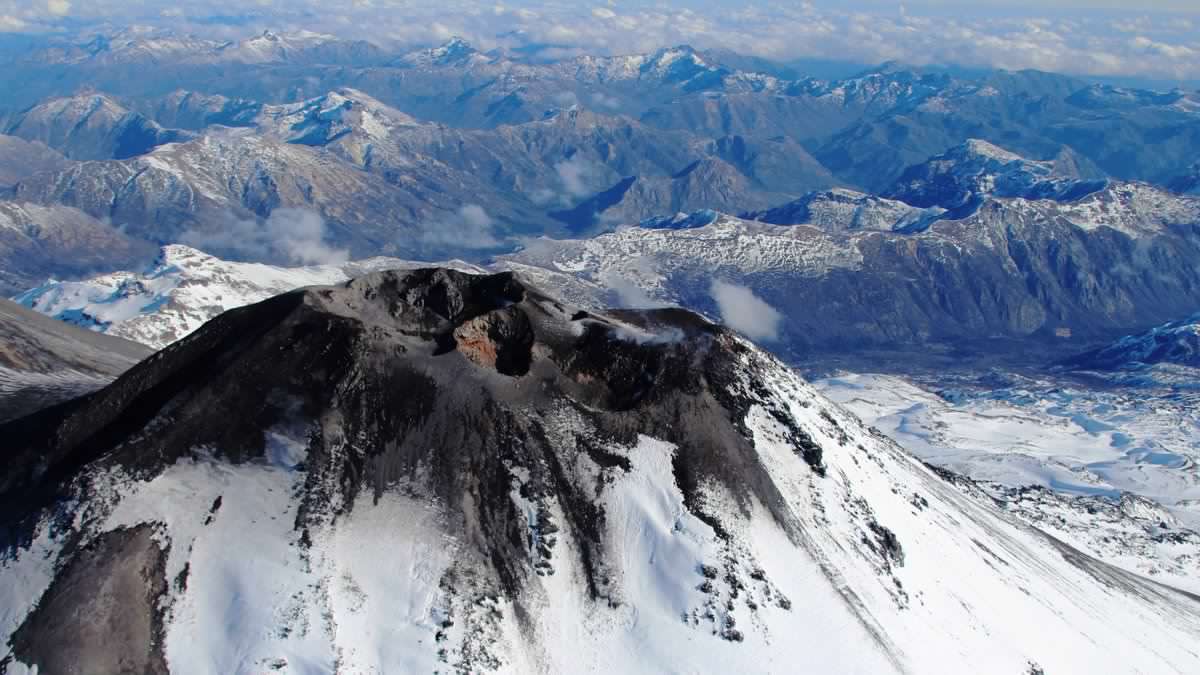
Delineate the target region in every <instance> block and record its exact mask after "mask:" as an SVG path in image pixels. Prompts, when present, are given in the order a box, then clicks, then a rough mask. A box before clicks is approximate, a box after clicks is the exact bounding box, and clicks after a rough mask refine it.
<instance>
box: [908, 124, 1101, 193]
mask: <svg viewBox="0 0 1200 675" xmlns="http://www.w3.org/2000/svg"><path fill="white" fill-rule="evenodd" d="M1105 185H1106V182H1105V181H1104V180H1081V179H1080V178H1079V176H1078V175H1077V174H1075V173H1073V172H1067V171H1064V170H1063V167H1062V165H1061V164H1060V163H1055V162H1052V161H1032V160H1028V159H1025V158H1023V157H1020V156H1018V155H1016V154H1014V153H1011V152H1009V151H1007V150H1005V149H1003V148H1000V147H998V146H996V145H993V144H991V143H988V142H987V141H981V140H977V139H971V140H968V141H967V142H966V143H964V144H962V145H959V146H955V147H953V148H951V149H950V150H948V151H947V152H945V153H943V154H941V155H938V156H937V157H933V158H931V159H930V160H928V161H926V162H923V163H921V164H917V165H914V166H911V167H909V168H908V169H906V170H905V171H904V173H903V174H902V175H901V176H900V178H898V179H897V180H896V184H895V185H894V186H892V188H891V189H890V190H889V191H888V192H887V193H886V195H885V196H887V197H891V198H892V199H898V200H900V201H902V202H905V203H908V204H911V205H913V206H917V207H922V208H926V207H931V206H940V207H942V208H945V209H960V208H963V207H969V206H972V204H971V202H972V201H973V200H979V199H982V198H983V197H1020V198H1023V199H1052V200H1055V201H1063V202H1068V201H1075V200H1078V199H1081V198H1083V197H1086V196H1087V195H1089V194H1091V193H1093V192H1097V191H1099V190H1102V189H1104V187H1105Z"/></svg>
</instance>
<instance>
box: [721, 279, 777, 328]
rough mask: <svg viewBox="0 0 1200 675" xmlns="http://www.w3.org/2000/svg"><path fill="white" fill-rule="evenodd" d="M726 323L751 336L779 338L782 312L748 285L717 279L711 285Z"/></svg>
mask: <svg viewBox="0 0 1200 675" xmlns="http://www.w3.org/2000/svg"><path fill="white" fill-rule="evenodd" d="M709 292H710V293H711V294H712V297H713V300H715V301H716V302H717V310H718V311H719V312H720V313H721V320H722V321H724V322H725V325H727V326H729V327H730V328H732V329H734V330H736V331H737V332H739V333H741V334H742V335H745V336H746V337H748V338H750V339H751V340H765V341H774V340H778V339H779V324H780V322H781V321H783V315H782V314H780V313H779V311H778V310H776V309H775V308H774V307H772V306H771V305H769V304H767V302H766V301H765V300H763V299H762V298H760V297H758V296H757V295H755V294H754V292H753V291H751V290H750V289H749V288H746V287H745V286H738V285H737V284H731V283H729V282H727V281H721V280H719V279H718V280H715V281H713V282H712V286H711V287H710V288H709Z"/></svg>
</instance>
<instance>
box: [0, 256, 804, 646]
mask: <svg viewBox="0 0 1200 675" xmlns="http://www.w3.org/2000/svg"><path fill="white" fill-rule="evenodd" d="M746 349H748V347H746V346H745V345H744V343H743V342H741V341H740V340H739V339H738V338H736V337H734V336H733V334H731V333H729V332H727V331H725V330H724V329H721V328H719V327H718V326H715V325H713V324H711V323H709V322H707V321H705V320H703V319H701V318H699V317H698V316H696V315H694V314H691V313H689V312H685V311H683V310H655V311H646V312H633V311H624V312H617V313H614V314H611V315H609V316H602V315H596V314H589V313H584V312H577V311H576V310H575V309H573V308H568V307H565V306H563V305H561V304H560V303H558V302H557V301H555V300H553V299H550V298H548V297H546V296H544V295H542V294H541V293H539V292H538V291H536V290H534V289H532V288H529V287H528V286H526V285H525V284H524V283H523V282H521V281H520V280H519V279H518V278H517V277H515V276H513V275H512V274H497V275H492V276H473V275H466V274H462V273H458V272H453V271H447V270H442V269H426V270H417V271H413V272H406V273H401V272H384V273H378V274H373V275H369V276H366V277H362V278H359V279H356V280H354V281H351V282H349V283H348V284H346V285H345V286H342V287H317V288H311V289H304V290H300V291H296V292H292V293H288V294H285V295H282V296H278V297H275V298H273V299H270V300H267V301H265V302H262V303H259V304H257V305H252V306H249V307H245V308H241V309H237V310H233V311H230V312H227V313H225V314H223V315H221V316H220V317H218V318H217V319H215V320H213V321H211V322H210V323H208V324H207V325H206V326H205V327H204V328H202V329H201V330H199V331H198V332H196V333H194V334H193V335H191V336H189V337H188V338H185V339H184V340H182V341H180V342H178V343H176V344H174V345H172V346H170V347H168V348H167V349H165V350H163V351H162V352H160V353H159V354H157V355H155V356H154V357H153V358H151V359H148V360H147V361H145V362H144V363H142V364H140V365H139V366H137V367H136V368H134V369H133V370H131V371H130V372H129V373H127V374H126V375H125V376H123V377H122V378H120V379H119V380H118V381H117V382H116V383H114V384H113V385H111V386H110V387H108V388H107V389H104V390H102V391H100V392H98V393H96V394H94V395H91V396H88V397H86V398H83V399H79V400H76V401H73V402H71V403H68V404H65V405H63V406H59V407H57V408H54V409H51V410H47V411H44V412H42V413H39V414H37V415H33V416H31V417H28V418H25V419H22V420H19V421H17V422H14V423H11V424H9V425H7V426H4V427H0V434H3V435H4V436H5V437H6V438H7V439H9V441H10V442H11V445H10V447H12V448H14V452H11V453H9V454H8V455H7V456H6V457H5V458H4V463H5V466H4V471H3V475H2V476H0V514H3V518H4V525H5V532H6V535H5V544H6V545H7V546H11V545H13V544H14V543H17V542H19V541H23V540H24V539H25V538H26V537H28V535H29V531H30V530H29V527H30V526H31V523H32V522H33V521H32V518H33V517H34V516H35V515H36V514H37V513H39V512H40V510H41V509H42V508H46V507H50V506H52V505H54V504H56V503H61V502H62V501H63V500H69V499H70V495H71V494H72V492H73V491H74V490H79V489H84V490H86V489H87V488H86V485H87V480H88V475H90V473H91V471H93V470H94V469H96V468H97V467H104V466H107V467H121V469H122V470H124V471H128V472H132V473H133V474H135V475H139V476H142V477H144V478H148V477H151V476H153V475H155V474H156V473H157V472H160V471H162V470H163V469H164V468H165V467H167V466H169V465H171V464H173V463H174V462H175V461H177V460H178V459H180V458H184V457H188V456H190V454H191V453H193V452H194V451H195V449H196V448H202V447H203V448H211V449H212V450H213V451H214V452H217V453H219V455H220V456H222V457H225V458H226V459H228V460H229V461H233V462H243V461H251V460H255V459H260V458H263V457H264V453H265V447H266V443H265V438H264V432H263V430H264V429H268V428H271V427H272V426H273V425H275V424H277V423H280V422H281V421H284V420H286V419H288V418H290V417H291V416H294V415H297V414H298V415H300V416H302V417H303V418H305V419H310V420H316V423H315V427H314V428H312V429H311V430H310V431H309V434H308V436H309V447H308V456H307V460H306V470H307V482H306V485H305V487H304V495H303V498H302V500H301V506H300V512H299V516H298V518H297V527H298V528H299V529H300V530H301V531H304V530H305V529H306V528H308V527H310V526H311V525H314V524H318V523H322V522H328V520H329V519H331V518H336V517H337V516H338V515H339V513H340V512H341V511H343V510H348V509H350V508H352V506H353V504H354V503H355V500H356V498H358V497H359V496H360V495H368V496H370V495H373V496H374V498H376V499H378V498H379V495H380V494H381V493H382V491H383V490H384V489H385V488H387V487H389V486H393V485H395V484H397V483H404V482H409V483H413V484H417V483H419V484H420V485H422V486H423V488H422V489H427V490H428V491H429V493H430V494H431V496H433V497H434V498H436V500H437V503H439V504H444V505H446V506H445V508H446V509H448V513H449V517H450V518H451V521H452V522H462V523H467V524H468V527H471V525H469V524H472V523H475V524H477V526H478V528H479V530H478V533H477V534H476V535H475V536H478V537H479V538H480V546H482V547H483V549H484V550H485V552H486V555H487V556H488V558H489V559H490V560H492V561H493V566H494V571H495V573H496V575H497V578H498V579H499V581H500V583H501V584H502V586H503V587H504V588H507V589H509V590H515V589H516V588H517V587H519V586H520V585H521V584H522V583H523V581H522V580H523V579H524V578H525V575H527V574H528V573H529V569H528V567H527V565H526V563H525V556H526V554H525V546H526V544H525V541H526V539H525V537H524V536H523V535H522V533H523V532H524V531H525V528H526V524H525V521H524V517H523V516H521V515H520V514H518V513H517V512H516V511H515V510H514V508H513V506H512V503H511V500H510V498H509V493H510V490H511V484H512V480H513V478H512V475H513V474H512V473H511V471H510V467H513V466H518V467H524V468H525V469H526V470H528V471H529V478H528V480H526V481H525V485H526V486H527V488H528V490H529V492H530V494H542V495H551V496H553V498H555V499H556V500H557V501H558V503H559V504H560V505H562V508H563V510H564V512H565V517H566V522H565V523H559V524H558V527H563V528H568V529H569V531H570V532H572V535H573V536H574V537H575V538H576V539H577V541H579V542H581V546H582V551H581V555H582V557H583V563H584V565H585V567H586V572H587V583H588V588H589V590H590V592H591V593H592V594H593V596H595V597H602V596H603V595H604V593H605V585H606V584H607V583H608V581H607V579H606V577H605V575H604V574H603V573H602V571H601V570H602V567H603V561H602V560H601V551H600V547H599V544H600V541H601V537H602V534H601V533H602V532H603V531H604V527H605V520H604V512H603V510H602V508H600V507H598V506H597V505H596V503H595V501H594V499H593V498H592V495H591V490H592V489H593V486H592V485H591V484H590V483H589V482H588V481H587V480H586V479H584V478H583V476H582V475H581V474H580V473H579V468H578V460H579V457H580V456H588V457H597V456H599V457H600V458H601V459H600V460H596V463H597V464H598V465H600V466H602V467H605V468H604V469H603V470H605V471H621V470H625V469H622V467H627V466H628V460H626V459H624V458H623V457H621V456H620V455H619V454H614V451H613V450H611V449H610V448H615V447H620V446H628V445H631V444H634V443H636V441H637V437H638V434H647V435H653V436H654V437H656V438H660V439H663V440H666V441H668V442H671V443H674V444H676V445H677V446H678V448H679V451H678V452H677V454H676V456H675V459H674V470H675V473H676V480H677V481H678V483H679V485H680V488H681V489H682V491H683V493H684V496H685V499H686V500H687V503H688V505H689V507H691V508H693V510H694V511H695V512H696V513H697V515H698V516H699V517H701V518H703V519H705V520H706V522H711V523H712V524H714V529H717V530H718V531H720V529H719V528H720V526H719V524H717V523H718V518H717V514H716V513H715V512H712V511H710V509H711V507H710V506H709V505H707V504H705V503H704V502H703V500H702V499H700V498H699V497H697V496H696V495H697V490H699V489H700V486H701V485H702V484H704V483H706V482H709V481H716V482H718V483H721V484H726V485H730V486H731V490H732V492H733V493H734V494H739V495H746V496H751V495H753V496H755V497H756V498H757V499H758V501H759V502H760V503H762V504H765V505H767V506H768V507H772V506H773V505H776V504H777V503H778V495H777V493H776V492H775V490H776V488H775V487H774V486H773V484H772V483H771V481H770V480H769V479H768V478H767V476H766V473H765V470H764V469H763V467H762V466H761V464H760V463H759V462H758V460H757V459H756V453H755V451H754V447H753V445H752V443H751V441H750V439H749V438H748V432H747V430H746V429H744V427H742V425H741V422H740V420H741V419H742V418H743V417H744V416H745V414H746V413H747V412H748V410H749V408H750V406H751V405H753V404H754V403H755V402H756V401H757V400H758V398H759V394H756V393H755V392H752V391H751V392H744V393H743V394H737V393H733V392H736V391H737V389H736V387H733V386H732V385H734V384H735V382H734V380H733V379H731V377H732V374H733V373H734V372H738V371H739V369H741V368H744V366H740V365H737V363H738V359H739V358H740V357H741V355H742V354H743V353H744V352H745V350H746ZM772 414H773V415H775V416H777V417H778V418H779V419H780V420H781V421H784V422H789V423H790V424H791V426H793V427H795V423H794V422H790V419H789V417H788V415H789V413H787V412H786V411H784V410H782V409H780V410H773V411H772ZM571 420H574V421H571ZM735 420H736V421H735ZM564 424H566V425H567V426H566V427H565V428H564V426H563V425H564ZM810 445H811V441H810ZM805 456H806V458H807V457H808V456H809V451H806V455H805ZM814 457H815V458H816V459H814V460H812V461H815V462H819V457H820V452H819V448H818V449H815V455H814ZM80 481H82V482H80ZM339 505H341V506H339ZM304 536H305V537H306V536H307V535H304ZM302 540H303V538H302ZM47 611H53V610H47ZM31 630H32V629H31Z"/></svg>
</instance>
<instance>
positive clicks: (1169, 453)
mask: <svg viewBox="0 0 1200 675" xmlns="http://www.w3.org/2000/svg"><path fill="white" fill-rule="evenodd" d="M815 385H816V386H817V388H818V389H819V390H820V391H821V392H822V393H823V394H824V395H826V396H828V397H829V398H830V399H831V400H833V401H835V402H837V403H839V404H840V405H843V406H845V407H846V408H847V409H848V410H850V411H851V412H853V413H855V414H856V415H858V417H859V418H860V419H862V420H863V422H864V423H866V424H869V425H871V426H872V427H875V428H878V429H880V430H881V431H882V432H884V433H886V434H887V435H888V436H889V437H890V438H892V439H893V440H895V441H896V442H897V443H899V444H900V445H902V446H903V447H904V448H905V449H906V450H908V451H910V452H912V453H913V454H914V455H916V456H917V457H919V458H921V459H922V460H924V461H926V462H929V463H930V464H931V465H935V466H938V467H942V468H945V469H948V470H951V471H954V472H955V473H957V474H960V475H964V476H969V477H971V478H972V479H973V480H974V481H976V482H974V483H971V484H970V485H969V488H970V489H971V490H979V491H982V492H983V493H986V494H988V495H990V497H991V498H993V499H995V500H997V502H998V503H999V504H1001V505H1002V506H1004V507H1005V508H1006V509H1008V510H1010V511H1011V512H1013V513H1014V514H1015V515H1017V516H1019V517H1021V518H1022V519H1023V520H1025V521H1026V522H1029V523H1030V524H1032V525H1034V526H1036V527H1039V528H1041V529H1046V530H1048V531H1050V532H1051V533H1053V534H1054V535H1055V536H1058V537H1060V538H1062V539H1063V540H1064V541H1067V542H1070V543H1071V544H1072V545H1073V546H1076V547H1078V548H1080V549H1082V550H1084V551H1087V552H1088V553H1089V554H1090V555H1093V556H1096V557H1098V558H1100V559H1102V560H1105V561H1107V562H1110V563H1113V564H1115V565H1117V566H1120V567H1123V568H1125V569H1128V570H1131V571H1134V572H1137V573H1139V574H1145V575H1149V576H1151V577H1152V578H1155V579H1158V580H1160V581H1162V582H1163V583H1168V584H1171V585H1174V586H1176V587H1179V588H1184V589H1187V590H1189V591H1192V592H1196V591H1197V590H1200V585H1198V584H1197V583H1196V579H1197V577H1196V575H1195V569H1196V565H1197V564H1200V548H1197V544H1200V534H1198V532H1200V477H1198V476H1197V474H1196V467H1197V466H1200V413H1198V411H1200V396H1198V394H1197V392H1196V391H1195V389H1194V388H1193V390H1191V391H1188V390H1186V389H1184V390H1179V389H1173V388H1171V387H1138V388H1126V387H1106V386H1102V385H1100V386H1097V384H1096V383H1095V382H1094V381H1087V380H1079V379H1070V378H1065V377H1063V376H1062V375H1061V374H1056V373H1046V372H1034V373H1031V374H1029V375H1019V374H1014V373H1008V372H1002V371H993V372H990V373H969V372H963V371H958V372H953V373H947V372H945V369H943V371H942V372H938V373H926V374H912V375H899V374H892V375H880V374H851V373H838V374H836V375H833V376H830V377H824V378H821V379H819V380H817V381H816V382H815Z"/></svg>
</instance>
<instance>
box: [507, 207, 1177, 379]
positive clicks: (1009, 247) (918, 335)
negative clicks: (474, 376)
mask: <svg viewBox="0 0 1200 675" xmlns="http://www.w3.org/2000/svg"><path fill="white" fill-rule="evenodd" d="M846 194H847V193H841V194H838V193H834V194H833V195H831V196H830V197H822V198H819V199H816V200H810V202H809V204H808V205H805V204H803V203H801V204H796V205H792V207H791V208H788V207H782V208H780V209H778V210H773V211H769V212H767V213H768V214H770V216H771V217H775V216H778V217H779V218H780V219H781V220H783V221H784V222H785V223H786V224H785V225H770V224H765V223H759V222H754V221H749V220H743V219H738V218H733V217H729V216H718V215H715V214H711V213H703V212H702V213H698V214H695V216H696V217H695V218H690V219H682V220H681V221H680V222H681V223H686V224H689V226H688V227H687V228H686V229H671V227H669V226H667V227H664V226H663V225H662V223H661V222H659V221H651V222H650V223H649V224H650V225H651V226H652V227H651V228H650V229H648V228H624V229H621V230H618V231H616V232H613V233H609V234H603V235H600V236H597V237H594V238H591V239H586V240H582V239H581V240H561V241H550V240H539V241H537V242H535V243H531V244H530V245H529V246H528V247H527V248H526V249H525V250H522V251H519V252H517V253H514V254H511V255H506V256H501V259H502V260H509V261H516V262H520V263H523V264H526V265H531V266H534V267H540V268H545V269H551V270H557V271H560V272H565V273H569V274H573V275H576V276H578V277H579V278H581V279H584V280H586V281H589V282H593V283H602V284H613V283H615V282H614V281H613V280H624V283H626V284H628V285H630V286H632V287H634V288H636V289H638V293H639V294H641V295H642V296H643V297H644V298H646V299H647V300H652V301H656V302H666V303H669V304H678V305H681V306H685V307H691V308H695V309H698V310H701V311H704V312H707V313H710V314H713V315H716V314H718V313H719V312H720V307H719V305H718V303H717V302H716V300H715V299H714V298H713V296H712V293H711V287H712V283H713V280H714V279H724V280H727V281H732V282H735V283H738V284H740V285H743V286H746V287H748V288H750V289H751V290H752V291H753V292H754V293H755V294H756V295H757V296H759V297H760V298H761V299H763V300H764V301H766V302H767V303H769V304H771V305H773V306H774V308H775V309H776V310H778V311H779V312H780V313H781V315H782V319H781V322H780V324H779V329H780V330H779V343H778V348H779V349H781V350H783V352H784V353H787V354H789V355H791V356H793V357H805V356H808V355H811V354H813V353H829V352H842V353H845V352H856V351H861V350H863V349H899V350H901V351H904V350H909V351H912V350H914V349H915V350H916V351H918V352H926V353H928V352H929V351H930V350H933V351H939V350H942V349H952V350H953V349H965V350H967V353H976V354H978V353H984V352H986V353H990V354H992V355H995V354H998V353H1001V352H1002V351H1003V350H1004V349H1005V348H1006V345H1009V346H1011V345H1015V344H1016V343H1007V342H1005V340H1016V341H1019V343H1020V344H1021V345H1022V346H1021V347H1020V348H1019V351H1021V352H1023V355H1024V356H1025V357H1029V356H1030V355H1031V354H1033V353H1034V352H1037V357H1038V358H1044V354H1045V352H1044V351H1042V350H1048V351H1054V350H1056V349H1058V350H1062V349H1077V348H1073V347H1072V345H1073V344H1077V343H1078V342H1083V343H1085V344H1086V343H1087V342H1088V341H1090V340H1111V339H1114V338H1115V337H1116V336H1118V335H1120V334H1123V333H1125V332H1127V330H1128V329H1127V328H1124V327H1127V326H1141V325H1153V324H1156V323H1160V322H1162V321H1163V320H1165V319H1168V318H1170V317H1174V316H1179V315H1181V314H1183V313H1185V312H1188V311H1192V310H1193V309H1194V307H1195V303H1196V302H1197V301H1200V298H1196V297H1195V292H1196V289H1197V288H1198V286H1196V284H1197V282H1200V277H1197V276H1196V270H1195V267H1194V265H1192V264H1191V262H1190V261H1191V260H1193V259H1194V258H1195V256H1196V255H1198V254H1200V248H1198V247H1200V239H1197V231H1196V229H1195V223H1197V222H1200V202H1197V201H1194V200H1186V199H1182V200H1181V199H1180V198H1177V197H1174V196H1172V195H1168V194H1166V193H1164V192H1161V191H1157V190H1154V189H1151V188H1149V187H1147V186H1142V185H1136V184H1122V183H1114V184H1112V185H1110V186H1109V187H1107V188H1106V189H1104V190H1101V191H1099V192H1096V193H1093V194H1092V195H1089V196H1088V197H1086V198H1084V199H1082V200H1079V201H1076V202H1070V203H1067V204H1061V203H1058V202H1055V201H1053V200H1038V201H1029V200H1024V199H1019V198H1018V199H1004V198H995V199H989V200H987V201H986V202H984V203H983V204H982V205H980V206H979V207H978V209H977V210H975V212H974V213H972V214H970V215H969V216H968V217H966V218H963V219H961V220H957V219H949V218H944V217H941V216H937V217H933V216H935V215H936V212H931V214H921V213H920V212H919V210H917V209H911V208H908V207H905V206H904V205H903V204H900V203H898V202H893V201H889V200H876V199H868V198H865V197H862V196H859V197H854V196H853V194H852V193H851V194H850V196H849V197H847V196H846ZM752 215H754V216H755V217H767V216H766V215H765V214H764V215H763V216H759V215H758V214H752ZM793 217H795V218H796V219H799V220H802V221H804V222H802V223H799V224H795V223H794V221H793V220H792V218H793ZM696 225H698V226H696ZM1060 328H1062V329H1069V330H1070V335H1071V337H1070V338H1056V337H1054V335H1055V334H1056V332H1058V329H1060ZM993 338H1001V339H1000V340H994V339H993ZM1029 350H1032V351H1029ZM1059 355H1060V356H1061V351H1060V352H1059Z"/></svg>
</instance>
